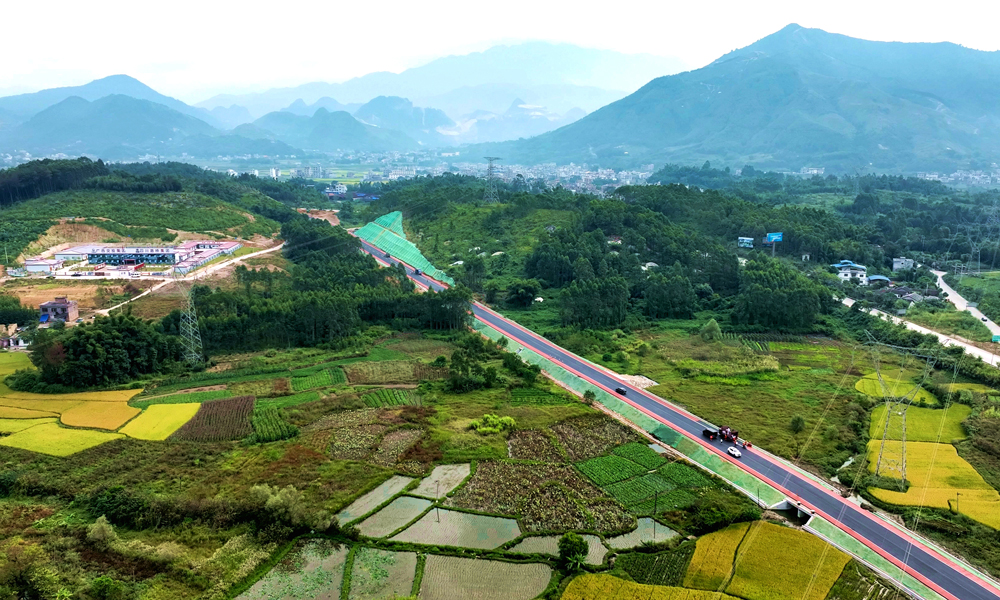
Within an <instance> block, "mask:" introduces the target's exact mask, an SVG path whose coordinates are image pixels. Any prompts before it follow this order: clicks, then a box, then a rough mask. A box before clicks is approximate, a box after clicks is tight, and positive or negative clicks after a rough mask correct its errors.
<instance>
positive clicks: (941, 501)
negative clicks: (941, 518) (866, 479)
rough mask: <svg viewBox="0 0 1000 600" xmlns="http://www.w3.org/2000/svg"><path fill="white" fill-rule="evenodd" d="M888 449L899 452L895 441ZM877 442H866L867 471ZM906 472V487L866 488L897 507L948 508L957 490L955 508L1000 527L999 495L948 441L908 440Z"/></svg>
mask: <svg viewBox="0 0 1000 600" xmlns="http://www.w3.org/2000/svg"><path fill="white" fill-rule="evenodd" d="M888 444H889V447H888V450H889V451H890V452H894V453H896V454H899V452H900V448H899V442H888ZM879 446H880V442H879V441H878V440H872V441H870V442H868V461H869V470H871V471H872V472H874V470H875V466H876V462H877V460H878V452H879ZM906 475H907V479H908V480H909V481H910V488H909V489H908V490H907V491H906V492H905V493H904V492H894V491H890V490H884V489H880V488H868V491H869V492H870V493H871V494H872V495H873V496H875V497H876V498H878V499H879V500H882V501H883V502H888V503H890V504H896V505H901V506H931V507H934V508H943V509H949V508H951V503H952V502H954V500H955V499H956V496H955V494H956V493H961V494H962V496H961V502H960V503H959V507H958V508H959V510H960V511H961V512H962V514H964V515H966V516H969V517H972V518H973V519H976V520H977V521H979V522H981V523H985V524H987V525H989V526H990V527H993V528H995V529H1000V494H998V493H997V491H996V490H994V489H993V488H992V487H990V485H989V484H988V483H986V481H985V480H983V477H982V475H980V474H979V472H978V471H976V470H975V469H974V468H973V467H972V465H970V464H969V463H968V462H966V461H965V459H963V458H962V457H960V456H959V455H958V452H957V451H956V450H955V447H954V446H952V445H951V444H933V443H930V442H909V443H907V444H906Z"/></svg>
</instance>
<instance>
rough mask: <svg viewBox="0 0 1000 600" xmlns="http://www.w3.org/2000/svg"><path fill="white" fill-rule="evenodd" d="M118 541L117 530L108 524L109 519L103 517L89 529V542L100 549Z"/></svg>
mask: <svg viewBox="0 0 1000 600" xmlns="http://www.w3.org/2000/svg"><path fill="white" fill-rule="evenodd" d="M117 539H118V534H117V533H115V528H114V526H113V525H111V523H108V518H107V517H105V516H104V515H101V516H100V517H99V518H98V519H97V520H96V521H94V523H93V524H92V525H91V526H90V527H88V528H87V541H88V542H90V543H91V544H94V545H96V546H100V547H107V546H108V545H109V544H111V542H113V541H115V540H117Z"/></svg>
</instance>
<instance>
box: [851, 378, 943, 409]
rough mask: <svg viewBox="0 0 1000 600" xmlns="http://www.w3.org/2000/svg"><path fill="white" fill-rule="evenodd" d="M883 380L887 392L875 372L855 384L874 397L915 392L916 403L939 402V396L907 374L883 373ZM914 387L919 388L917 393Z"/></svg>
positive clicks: (914, 400)
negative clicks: (935, 395)
mask: <svg viewBox="0 0 1000 600" xmlns="http://www.w3.org/2000/svg"><path fill="white" fill-rule="evenodd" d="M882 381H883V382H884V383H885V388H886V389H885V392H883V391H882V385H881V384H880V383H879V381H878V376H877V375H876V374H875V373H872V374H871V375H865V376H864V377H862V378H861V379H859V380H858V382H857V383H855V384H854V389H856V390H858V391H859V392H861V393H862V394H866V395H868V396H872V397H873V398H884V397H885V395H886V394H888V395H889V396H892V397H897V398H898V397H902V396H907V395H911V394H913V395H912V396H911V397H912V398H913V402H914V404H921V403H926V404H929V405H931V406H933V405H935V404H937V398H935V397H934V394H931V393H930V392H928V391H927V390H925V389H924V388H921V387H918V386H917V383H916V382H915V381H913V380H911V379H908V378H906V377H905V376H904V377H900V378H895V377H892V376H891V375H887V374H884V373H883V375H882ZM914 388H917V389H916V393H915V394H914V393H913V390H914Z"/></svg>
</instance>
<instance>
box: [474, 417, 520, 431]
mask: <svg viewBox="0 0 1000 600" xmlns="http://www.w3.org/2000/svg"><path fill="white" fill-rule="evenodd" d="M469 427H471V428H472V429H474V430H475V431H476V433H478V434H481V435H489V434H493V433H501V432H503V431H512V430H513V429H514V428H516V427H517V422H516V421H514V417H499V416H497V415H491V414H486V415H483V418H482V419H476V420H475V421H473V422H472V423H471V424H470V425H469Z"/></svg>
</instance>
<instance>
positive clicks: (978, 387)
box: [944, 383, 995, 394]
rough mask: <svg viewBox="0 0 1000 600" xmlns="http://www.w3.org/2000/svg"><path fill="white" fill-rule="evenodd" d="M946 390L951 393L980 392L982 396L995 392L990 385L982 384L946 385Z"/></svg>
mask: <svg viewBox="0 0 1000 600" xmlns="http://www.w3.org/2000/svg"><path fill="white" fill-rule="evenodd" d="M944 387H945V389H946V390H948V391H949V392H958V391H961V390H968V391H970V392H979V393H980V394H988V393H990V392H992V391H995V390H994V389H993V388H991V387H990V386H988V385H983V384H981V383H948V384H945V386H944Z"/></svg>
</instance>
